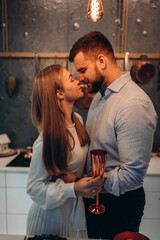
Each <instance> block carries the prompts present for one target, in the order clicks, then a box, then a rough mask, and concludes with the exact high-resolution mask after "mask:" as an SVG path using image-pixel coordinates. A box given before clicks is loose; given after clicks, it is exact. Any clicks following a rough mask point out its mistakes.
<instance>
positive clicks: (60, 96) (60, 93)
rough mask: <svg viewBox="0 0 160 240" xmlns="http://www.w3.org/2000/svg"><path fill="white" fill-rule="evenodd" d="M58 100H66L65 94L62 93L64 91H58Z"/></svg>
mask: <svg viewBox="0 0 160 240" xmlns="http://www.w3.org/2000/svg"><path fill="white" fill-rule="evenodd" d="M57 98H58V99H59V100H63V99H64V95H63V92H62V91H60V90H57Z"/></svg>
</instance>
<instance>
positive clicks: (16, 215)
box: [6, 172, 32, 235]
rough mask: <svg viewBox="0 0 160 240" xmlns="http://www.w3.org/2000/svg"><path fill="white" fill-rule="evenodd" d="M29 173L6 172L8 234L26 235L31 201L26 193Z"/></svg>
mask: <svg viewBox="0 0 160 240" xmlns="http://www.w3.org/2000/svg"><path fill="white" fill-rule="evenodd" d="M27 178H28V172H6V197H7V233H8V234H15V235H25V233H26V219H27V214H28V211H29V208H30V206H31V204H32V201H31V199H30V198H29V196H28V195H27V193H26V184H27Z"/></svg>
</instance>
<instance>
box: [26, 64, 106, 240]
mask: <svg viewBox="0 0 160 240" xmlns="http://www.w3.org/2000/svg"><path fill="white" fill-rule="evenodd" d="M82 96H83V92H82V90H81V88H80V86H79V85H78V81H76V80H74V79H73V78H72V75H71V74H70V73H69V72H68V71H67V70H66V69H64V68H62V67H61V66H59V65H51V66H48V67H46V68H45V69H43V70H42V71H40V72H39V73H38V74H37V76H36V78H35V82H34V88H33V96H32V109H31V111H32V121H33V123H34V124H35V126H36V127H37V128H38V130H39V133H40V135H39V137H38V139H37V140H36V141H35V143H34V145H33V155H32V161H31V166H30V171H29V176H28V182H27V193H28V194H29V196H30V197H31V199H32V200H33V204H32V206H31V208H30V211H29V214H28V219H27V236H34V235H42V234H53V235H59V236H61V237H74V238H86V237H87V231H86V222H85V212H84V205H83V199H82V197H87V198H93V197H95V195H96V194H97V193H98V192H100V191H101V188H102V183H103V179H101V178H100V177H98V178H92V177H87V178H82V179H80V180H79V179H77V178H80V177H81V175H82V172H83V168H84V165H85V159H86V154H87V150H88V142H89V138H88V134H87V133H86V131H85V129H84V127H83V125H82V123H81V118H80V116H79V115H77V114H75V113H73V106H74V102H75V100H76V99H78V98H81V97H82ZM77 180H78V181H77Z"/></svg>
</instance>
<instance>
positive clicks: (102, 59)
mask: <svg viewBox="0 0 160 240" xmlns="http://www.w3.org/2000/svg"><path fill="white" fill-rule="evenodd" d="M97 65H98V67H99V68H100V69H102V70H103V69H104V68H105V67H106V58H105V56H104V55H103V54H99V55H98V59H97Z"/></svg>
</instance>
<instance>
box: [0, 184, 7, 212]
mask: <svg viewBox="0 0 160 240" xmlns="http://www.w3.org/2000/svg"><path fill="white" fill-rule="evenodd" d="M0 213H6V196H5V188H1V187H0Z"/></svg>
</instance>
